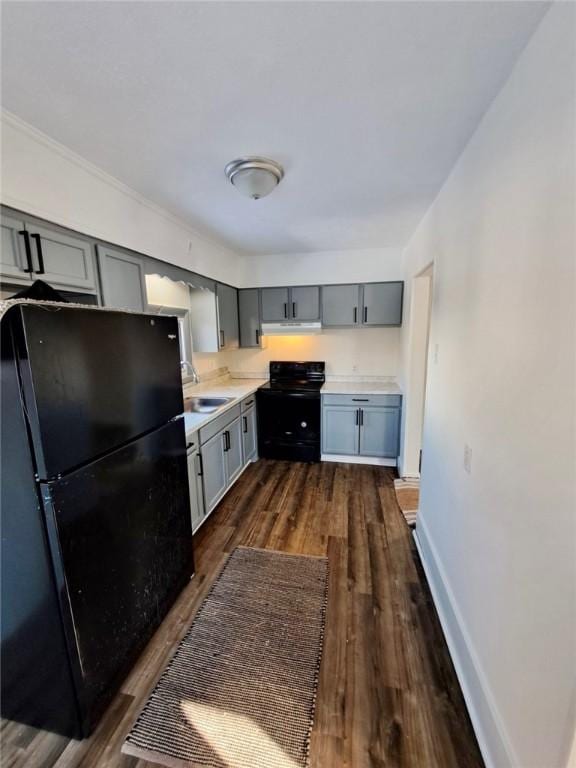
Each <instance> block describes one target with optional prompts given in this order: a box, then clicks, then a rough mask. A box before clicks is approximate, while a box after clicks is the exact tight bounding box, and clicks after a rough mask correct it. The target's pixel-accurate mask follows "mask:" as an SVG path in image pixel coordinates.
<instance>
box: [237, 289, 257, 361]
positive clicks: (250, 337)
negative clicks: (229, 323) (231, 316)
mask: <svg viewBox="0 0 576 768" xmlns="http://www.w3.org/2000/svg"><path fill="white" fill-rule="evenodd" d="M238 316H239V318H238V322H239V330H240V346H241V347H259V346H260V345H261V338H262V337H261V334H260V296H259V291H258V288H241V289H240V290H239V291H238Z"/></svg>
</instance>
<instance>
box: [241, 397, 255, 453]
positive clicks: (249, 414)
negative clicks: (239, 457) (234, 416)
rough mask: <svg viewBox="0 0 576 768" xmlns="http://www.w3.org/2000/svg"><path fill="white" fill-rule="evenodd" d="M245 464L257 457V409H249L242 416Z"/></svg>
mask: <svg viewBox="0 0 576 768" xmlns="http://www.w3.org/2000/svg"><path fill="white" fill-rule="evenodd" d="M241 421H242V447H243V454H244V464H248V462H249V461H252V459H254V458H255V457H256V409H255V408H249V409H248V410H247V411H244V413H243V414H242V416H241Z"/></svg>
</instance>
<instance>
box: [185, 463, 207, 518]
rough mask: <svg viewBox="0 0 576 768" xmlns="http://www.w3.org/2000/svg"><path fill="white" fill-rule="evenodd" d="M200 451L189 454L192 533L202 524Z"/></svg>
mask: <svg viewBox="0 0 576 768" xmlns="http://www.w3.org/2000/svg"><path fill="white" fill-rule="evenodd" d="M197 461H198V451H189V452H188V491H189V493H190V515H191V518H192V531H195V530H196V528H198V526H199V525H200V523H201V522H202V517H203V514H202V512H203V506H202V507H201V506H200V499H199V497H198V483H197V482H196V473H197Z"/></svg>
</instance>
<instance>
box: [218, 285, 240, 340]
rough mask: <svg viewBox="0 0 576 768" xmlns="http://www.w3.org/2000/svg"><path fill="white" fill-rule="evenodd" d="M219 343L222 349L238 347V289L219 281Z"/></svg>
mask: <svg viewBox="0 0 576 768" xmlns="http://www.w3.org/2000/svg"><path fill="white" fill-rule="evenodd" d="M216 296H217V299H218V334H219V339H218V344H219V347H220V349H238V291H237V290H236V288H232V287H231V286H230V285H223V284H222V283H218V285H217V287H216Z"/></svg>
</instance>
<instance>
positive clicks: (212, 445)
mask: <svg viewBox="0 0 576 768" xmlns="http://www.w3.org/2000/svg"><path fill="white" fill-rule="evenodd" d="M224 440H225V436H224V433H223V432H219V433H218V434H216V435H214V437H211V438H210V440H208V441H207V442H206V443H204V445H203V446H202V450H201V453H202V471H203V481H204V507H205V510H206V513H208V512H211V511H212V510H213V509H214V507H215V506H216V504H217V503H218V502H219V501H220V499H221V498H222V496H223V495H224V492H225V491H226V487H227V482H226V462H225V460H224Z"/></svg>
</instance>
